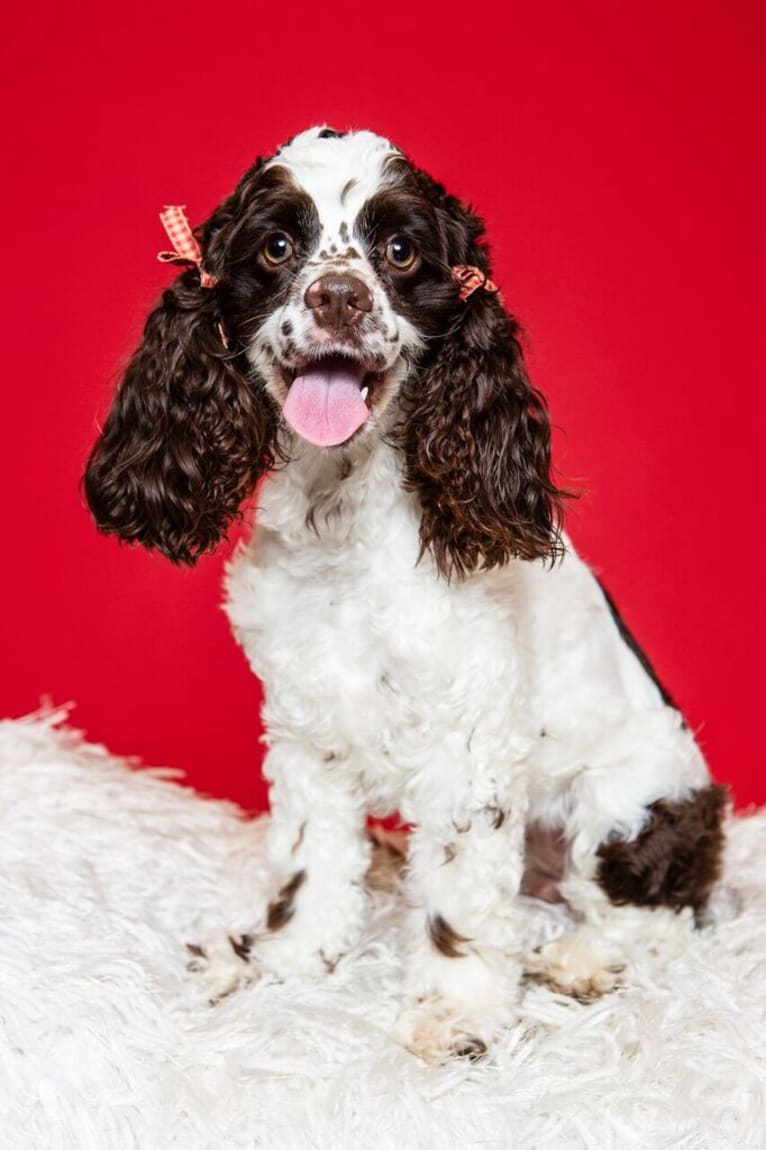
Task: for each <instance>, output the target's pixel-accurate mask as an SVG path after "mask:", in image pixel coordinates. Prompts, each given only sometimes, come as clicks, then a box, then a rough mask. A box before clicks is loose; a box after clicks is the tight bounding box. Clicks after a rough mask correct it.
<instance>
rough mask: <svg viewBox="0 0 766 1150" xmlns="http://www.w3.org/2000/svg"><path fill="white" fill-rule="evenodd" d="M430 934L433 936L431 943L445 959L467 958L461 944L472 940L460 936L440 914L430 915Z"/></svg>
mask: <svg viewBox="0 0 766 1150" xmlns="http://www.w3.org/2000/svg"><path fill="white" fill-rule="evenodd" d="M428 933H429V935H430V936H431V942H432V943H433V944H434V946H435V947H436V949H437V950H438V951H441V953H442V954H443V955H444V957H445V958H464V957H465V951H462V950H461V949H460V944H461V943H463V942H469V941H470V939H467V938H465V937H464V936H463V935H462V934H458V932H457V931H456V930H455V929H454V928H453V927H451V926H450V924H449V923H448V922H447V920H446V919H444V918H442V916H441V915H440V914H432V915H429V917H428Z"/></svg>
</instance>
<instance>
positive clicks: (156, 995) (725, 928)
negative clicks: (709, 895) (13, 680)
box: [0, 712, 766, 1150]
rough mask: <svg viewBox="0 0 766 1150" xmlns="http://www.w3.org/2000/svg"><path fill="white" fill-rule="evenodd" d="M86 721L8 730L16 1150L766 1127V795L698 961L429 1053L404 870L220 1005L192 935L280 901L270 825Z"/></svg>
mask: <svg viewBox="0 0 766 1150" xmlns="http://www.w3.org/2000/svg"><path fill="white" fill-rule="evenodd" d="M64 717H65V716H64V715H63V714H62V713H61V712H59V713H58V714H55V715H49V716H47V717H43V718H40V717H37V718H32V719H28V720H24V721H18V722H10V721H8V722H5V723H2V724H0V1026H1V1028H2V1029H1V1032H0V1146H1V1147H2V1148H3V1150H6V1148H7V1150H133V1148H137V1150H139V1148H140V1150H171V1148H175V1147H178V1148H179V1150H180V1148H183V1150H225V1148H228V1147H232V1148H234V1147H236V1148H248V1150H255V1148H260V1147H264V1148H268V1150H351V1148H352V1147H353V1150H360V1148H362V1150H367V1148H368V1147H369V1148H375V1150H410V1148H412V1150H415V1148H418V1150H419V1148H425V1150H430V1148H431V1147H433V1148H434V1150H437V1148H438V1150H450V1148H452V1147H456V1148H457V1147H460V1150H467V1148H481V1150H565V1148H566V1150H569V1148H587V1150H609V1148H610V1147H615V1148H619V1150H630V1148H632V1147H641V1148H642V1150H647V1148H649V1150H654V1148H662V1150H670V1148H671V1147H672V1148H673V1150H707V1148H715V1150H718V1148H721V1150H748V1148H751V1147H752V1148H754V1150H756V1148H757V1150H761V1148H762V1147H764V1146H766V1103H765V1094H766V1088H765V1085H764V1083H765V1080H766V1026H765V1025H764V1021H765V1020H764V1015H765V1014H766V880H765V879H764V875H763V872H762V859H763V858H764V857H766V815H754V816H752V817H749V818H744V819H739V820H737V821H736V822H735V823H734V825H733V826H732V829H731V839H730V848H729V855H728V874H727V882H728V883H729V884H730V887H731V888H732V890H733V892H734V894H731V893H730V896H729V897H728V898H723V899H722V900H721V908H723V909H722V910H719V914H718V918H719V921H718V923H717V925H716V926H715V927H714V928H711V929H706V930H703V931H700V932H698V933H697V934H696V936H695V938H694V941H693V944H692V946H691V949H690V950H689V952H688V953H687V954H686V955H685V956H684V957H683V958H682V959H678V960H676V961H674V962H673V963H672V964H670V965H669V966H667V968H666V969H663V968H661V967H659V966H658V967H656V969H655V968H653V967H652V966H651V965H649V966H647V967H646V968H645V969H643V971H642V973H641V974H640V975H639V976H638V978H637V980H636V982H634V983H633V985H631V987H630V988H628V989H624V990H622V991H620V992H618V993H616V994H613V995H611V996H608V997H606V998H604V999H601V1000H600V1001H599V1002H596V1003H594V1004H592V1005H590V1006H584V1005H580V1004H579V1003H577V1002H573V1001H570V1000H567V999H564V998H559V997H557V996H555V995H553V994H552V993H551V992H550V991H548V990H547V989H544V988H543V987H539V986H534V985H530V987H529V988H528V989H527V991H526V993H525V996H524V999H523V1002H522V1006H521V1010H520V1013H519V1019H518V1024H517V1025H516V1026H515V1027H514V1028H513V1029H512V1030H511V1031H509V1032H508V1034H507V1035H506V1037H505V1039H504V1041H503V1042H502V1043H501V1045H500V1047H499V1048H498V1049H497V1050H496V1052H495V1054H494V1058H493V1060H492V1061H491V1062H490V1063H487V1064H483V1065H476V1066H471V1065H466V1064H462V1063H453V1064H450V1065H448V1066H444V1067H437V1068H433V1067H427V1066H425V1065H423V1064H421V1063H420V1062H419V1061H418V1060H417V1059H416V1058H414V1057H413V1056H412V1055H410V1054H409V1053H407V1052H406V1051H404V1050H402V1049H401V1048H400V1047H398V1046H396V1045H395V1044H394V1043H393V1042H392V1040H391V1039H390V1037H389V1032H390V1029H391V1027H392V1024H393V1022H394V1020H395V1018H396V1014H397V1009H398V1006H399V993H400V986H401V964H400V954H399V950H398V942H399V940H398V931H397V915H398V909H399V900H398V898H397V895H396V893H395V890H389V891H388V892H385V891H384V892H379V893H377V894H376V895H375V896H374V897H375V908H374V913H373V917H372V921H371V924H370V927H369V930H368V932H367V935H366V937H365V939H364V942H363V945H362V946H361V947H360V948H359V950H358V951H357V952H356V953H355V954H353V955H352V956H350V957H349V958H347V959H345V960H343V961H342V962H341V963H340V964H339V966H338V967H337V969H336V971H335V973H334V974H333V975H330V976H327V977H326V978H324V979H323V980H321V981H317V982H300V981H293V982H291V981H287V982H283V983H275V982H271V983H268V982H264V983H260V984H254V985H251V986H249V987H247V988H245V989H243V990H241V991H240V992H238V993H236V994H234V995H232V996H231V997H229V998H227V999H225V1000H223V1001H222V1002H220V1003H219V1004H218V1005H217V1006H215V1007H211V1006H210V1005H208V1002H207V995H206V992H205V988H204V987H203V986H201V985H200V982H199V978H198V976H195V975H194V974H193V973H190V972H188V971H187V970H186V964H187V961H188V959H189V954H188V952H187V951H186V949H185V943H186V942H188V941H191V942H194V941H199V940H201V939H203V938H209V937H210V936H211V934H215V933H217V932H223V931H231V930H235V929H240V930H245V929H247V927H248V926H250V925H251V924H252V922H253V919H254V918H257V917H258V916H259V914H261V913H262V902H263V891H264V873H263V867H262V863H261V860H260V842H261V837H262V828H263V821H262V820H260V821H254V822H247V821H243V820H242V819H241V818H240V817H238V814H237V811H236V810H235V809H234V808H233V807H231V806H229V805H227V804H224V803H219V802H211V801H207V800H203V799H201V798H199V797H197V796H196V795H194V794H193V793H191V792H190V791H188V790H184V789H182V788H180V787H178V786H177V785H176V784H174V783H173V782H171V781H169V780H167V778H163V777H162V773H161V772H156V771H148V770H135V769H130V768H129V767H127V766H126V765H125V764H124V763H121V762H119V761H117V760H115V759H113V758H111V757H110V756H109V755H108V753H107V752H106V751H104V750H103V749H102V748H99V747H93V746H89V745H88V744H86V743H84V742H82V741H81V740H80V738H79V736H78V735H76V734H75V733H74V732H72V731H70V730H67V729H65V728H63V727H62V726H61V723H62V721H63V719H64ZM557 913H560V912H559V911H557V910H554V909H553V908H547V909H546V908H544V907H542V906H541V907H540V909H539V911H538V912H537V921H538V925H539V929H540V931H541V932H542V933H543V934H547V933H550V931H551V929H552V927H553V926H554V925H555V915H556V914H557Z"/></svg>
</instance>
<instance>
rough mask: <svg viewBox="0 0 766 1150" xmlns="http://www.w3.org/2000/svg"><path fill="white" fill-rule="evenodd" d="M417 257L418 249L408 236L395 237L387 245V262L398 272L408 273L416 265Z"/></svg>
mask: <svg viewBox="0 0 766 1150" xmlns="http://www.w3.org/2000/svg"><path fill="white" fill-rule="evenodd" d="M417 256H418V252H417V248H416V247H415V245H414V244H413V243H412V241H411V240H408V239H407V237H406V236H394V238H393V239H392V240H389V241H388V243H387V244H386V260H387V261H388V263H390V264H391V267H392V268H396V269H397V271H400V272H404V271H407V269H408V268H411V267H412V265H413V264H414V263H415V260H416V259H417Z"/></svg>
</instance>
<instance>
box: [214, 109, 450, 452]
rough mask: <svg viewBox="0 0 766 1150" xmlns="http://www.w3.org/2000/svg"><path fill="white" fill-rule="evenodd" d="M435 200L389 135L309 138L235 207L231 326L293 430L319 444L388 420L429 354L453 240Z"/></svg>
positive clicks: (225, 295) (281, 154)
mask: <svg viewBox="0 0 766 1150" xmlns="http://www.w3.org/2000/svg"><path fill="white" fill-rule="evenodd" d="M426 191H427V189H424V188H423V187H422V186H421V183H420V181H419V180H418V176H417V174H416V172H415V170H414V169H413V168H411V166H410V165H409V164H408V163H407V161H406V160H405V158H404V157H403V156H402V154H401V153H400V152H399V151H398V150H397V149H396V148H395V147H394V146H393V145H392V144H390V143H389V142H388V140H384V139H382V138H381V137H379V136H375V135H373V134H372V133H370V132H356V133H352V134H348V135H338V134H337V133H334V132H332V131H331V130H329V129H312V130H310V131H308V132H304V133H302V134H301V135H300V136H297V137H296V138H295V139H293V140H292V141H290V143H289V144H287V145H286V146H285V147H283V148H281V149H280V150H279V151H278V152H277V153H276V155H275V156H274V157H272V158H271V159H269V160H268V161H266V162H265V163H264V164H263V165H262V166H261V168H260V169H259V171H258V173H257V176H256V178H254V179H253V181H252V183H251V185H250V186H249V188H248V192H247V195H246V196H245V197H243V198H242V200H241V201H240V202H239V203H238V205H237V216H238V220H239V224H238V227H237V230H236V234H235V235H234V236H233V237H232V239H231V242H230V244H229V246H228V248H227V250H226V252H225V253H224V254H223V256H222V259H221V261H220V265H219V267H220V279H221V288H220V294H221V300H222V308H223V311H224V314H225V316H226V317H227V324H228V327H229V328H232V327H233V328H234V329H235V338H236V340H237V342H238V343H239V344H240V345H241V346H243V347H244V348H245V350H246V354H247V357H248V360H249V361H250V364H251V365H252V367H253V369H254V370H255V372H256V374H257V376H258V377H259V378H260V379H262V380H263V381H264V383H265V385H266V387H267V389H268V391H269V394H270V395H271V397H272V398H273V399H274V400H275V402H276V403H277V404H278V405H279V407H280V409H281V411H282V415H283V417H284V420H285V422H286V423H287V424H288V425H289V426H290V427H292V429H293V430H294V431H295V432H297V433H298V434H299V435H301V436H302V437H303V438H305V439H307V440H308V441H309V442H311V443H313V444H315V445H317V446H321V447H334V446H338V445H341V444H347V443H348V442H349V440H350V439H351V438H352V437H353V436H355V435H356V436H365V435H368V436H369V435H371V434H372V435H374V434H376V433H378V432H380V430H381V429H382V428H385V427H386V426H387V425H389V424H390V418H389V419H388V420H387V419H386V418H385V412H386V410H387V408H388V407H389V404H390V402H391V400H392V399H393V398H394V397H395V396H396V394H397V392H398V390H399V387H400V385H401V384H402V382H403V381H404V379H405V378H406V377H407V374H408V370H409V367H410V366H411V365H412V364H413V363H414V362H415V360H416V358H417V353H418V351H420V350H421V349H422V348H423V347H424V345H425V342H426V341H427V339H428V338H429V337H432V336H433V335H434V334H435V333H436V332H438V330H439V328H440V326H441V325H446V324H447V323H448V322H449V318H450V317H449V314H448V311H449V309H444V308H442V309H441V311H440V309H439V307H438V303H439V291H440V289H441V290H444V289H445V288H446V293H447V296H446V299H445V301H444V302H445V303H451V304H452V305H453V310H454V304H455V301H456V297H457V288H456V286H455V283H454V278H453V276H452V271H451V268H450V265H449V263H448V262H447V261H448V257H449V252H448V246H449V244H448V236H447V235H446V232H445V229H444V227H443V225H440V220H439V217H438V215H437V212H436V210H435V205H434V203H433V202H432V200H430V199H429V197H428V195H427V194H426ZM214 235H215V233H214V232H212V234H211V235H210V237H209V243H208V250H209V249H210V246H211V244H212V241H213V238H214ZM466 240H468V237H466ZM208 262H209V261H208Z"/></svg>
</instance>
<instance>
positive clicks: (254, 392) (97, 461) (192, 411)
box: [84, 261, 276, 565]
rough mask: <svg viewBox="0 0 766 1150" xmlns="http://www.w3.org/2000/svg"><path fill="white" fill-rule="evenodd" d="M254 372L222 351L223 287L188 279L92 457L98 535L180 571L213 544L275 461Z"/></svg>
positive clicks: (265, 403) (126, 383) (171, 295)
mask: <svg viewBox="0 0 766 1150" xmlns="http://www.w3.org/2000/svg"><path fill="white" fill-rule="evenodd" d="M208 266H210V267H211V270H215V267H214V265H211V264H210V263H209V261H208ZM238 362H240V363H241V368H242V369H241V370H240V367H239V366H238ZM246 370H247V369H246V364H244V363H243V362H242V361H241V360H239V361H238V359H237V357H236V356H235V355H234V354H232V352H230V351H229V350H227V348H226V347H225V345H224V340H223V336H222V328H221V316H220V312H219V310H218V304H217V301H216V291H215V289H210V288H205V287H202V286H201V284H200V279H199V274H198V272H197V271H196V270H190V271H187V272H185V273H184V274H182V275H181V276H179V277H178V279H177V280H176V281H175V283H174V284H173V285H172V286H171V287H170V288H168V289H167V290H166V291H165V293H164V295H163V297H162V300H161V302H160V304H159V306H158V307H156V308H155V310H154V311H153V312H152V313H151V315H150V316H149V319H148V321H147V324H146V328H145V330H144V335H143V340H142V342H141V344H140V346H139V347H138V349H137V350H136V352H135V354H134V355H133V358H132V359H131V361H130V363H129V365H128V368H127V371H126V373H125V377H124V379H123V381H122V384H121V386H120V388H119V391H118V393H117V395H116V397H115V399H114V402H113V405H112V408H111V411H110V412H109V415H108V417H107V420H106V423H105V426H104V429H103V432H102V434H101V435H100V437H99V439H98V441H97V442H96V444H95V446H94V448H93V450H92V452H91V455H90V458H89V460H88V465H87V469H86V472H85V476H84V489H85V495H86V498H87V501H88V504H89V506H90V509H91V511H92V513H93V516H94V518H95V521H96V524H97V525H98V527H99V528H100V530H101V531H103V532H105V533H106V534H111V535H118V536H119V537H120V538H121V539H124V540H127V541H130V542H137V543H141V544H143V546H144V547H147V548H149V549H154V548H156V549H157V550H158V551H161V552H162V553H163V554H164V555H166V556H167V557H168V558H169V559H171V560H173V562H176V563H187V564H190V565H191V564H193V563H195V562H196V560H197V558H198V557H199V556H200V555H201V554H202V553H203V552H206V551H211V550H212V549H213V548H215V546H216V544H217V543H218V542H219V541H220V540H221V539H222V538H223V536H224V535H225V533H226V530H227V528H228V526H229V525H230V523H231V522H232V520H233V519H235V518H236V517H237V515H238V514H239V508H240V504H241V503H242V500H243V499H245V498H246V497H247V495H249V494H250V492H251V491H252V489H253V487H254V485H255V483H256V481H257V480H258V478H259V476H260V475H261V474H262V473H263V472H264V471H266V470H268V469H269V468H270V467H271V466H272V465H273V463H274V459H275V454H276V449H275V446H274V443H275V432H276V416H275V412H274V409H273V407H272V404H271V401H270V400H269V398H268V397H267V396H266V394H265V392H264V391H263V390H262V388H261V385H260V383H259V382H258V381H255V380H252V379H249V378H247V375H246Z"/></svg>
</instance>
